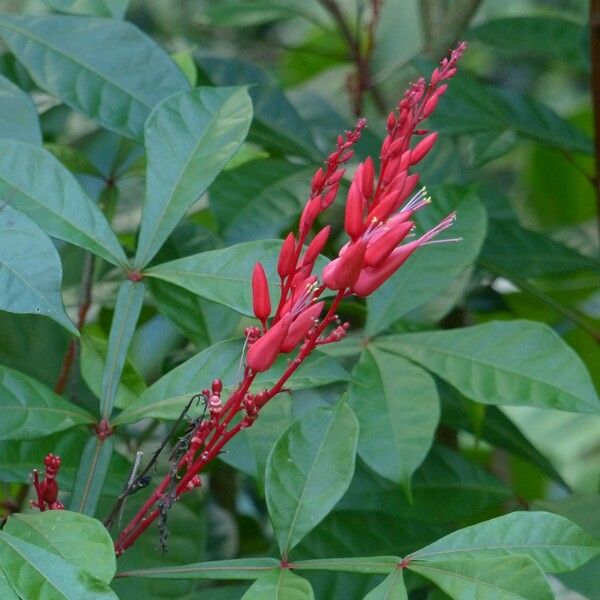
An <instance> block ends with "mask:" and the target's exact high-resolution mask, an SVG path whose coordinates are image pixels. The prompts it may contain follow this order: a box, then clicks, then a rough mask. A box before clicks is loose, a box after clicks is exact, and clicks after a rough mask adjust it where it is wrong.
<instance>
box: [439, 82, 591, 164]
mask: <svg viewBox="0 0 600 600" xmlns="http://www.w3.org/2000/svg"><path fill="white" fill-rule="evenodd" d="M430 125H431V127H432V128H433V129H436V130H437V131H439V133H440V134H441V135H442V136H446V135H448V136H451V135H457V134H470V133H480V132H488V133H489V132H496V133H498V134H500V133H503V132H506V131H510V130H512V131H516V132H517V134H519V135H520V136H522V137H525V138H528V139H531V140H533V141H536V142H539V143H541V144H546V145H548V146H552V147H555V148H559V149H561V150H569V151H572V152H583V153H585V154H591V153H592V150H593V146H592V141H591V139H590V138H589V137H588V136H587V135H586V134H585V133H583V132H582V131H581V130H580V129H578V128H577V127H575V126H573V125H571V123H569V122H568V121H567V120H565V119H563V118H562V117H561V116H560V115H558V114H557V113H555V112H554V111H553V110H552V109H550V108H548V107H547V106H545V105H544V104H541V103H539V102H537V101H536V100H533V99H532V98H529V97H527V96H525V95H522V94H519V93H518V92H516V91H514V90H509V89H499V88H496V87H493V86H489V85H484V84H482V83H480V82H479V81H478V80H477V79H476V78H474V77H472V76H469V75H467V74H466V73H465V72H464V71H461V72H460V73H458V74H457V76H456V77H454V78H453V80H452V85H451V86H450V87H449V89H448V92H447V93H446V94H444V99H443V101H441V102H440V104H439V105H438V107H437V108H436V111H435V113H434V114H433V115H432V116H431V117H430Z"/></svg>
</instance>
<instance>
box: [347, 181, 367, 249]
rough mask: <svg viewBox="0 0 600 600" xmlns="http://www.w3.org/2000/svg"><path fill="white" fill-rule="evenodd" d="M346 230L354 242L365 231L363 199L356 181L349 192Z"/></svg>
mask: <svg viewBox="0 0 600 600" xmlns="http://www.w3.org/2000/svg"><path fill="white" fill-rule="evenodd" d="M344 229H345V230H346V233H347V234H348V235H349V236H350V238H351V239H353V240H356V239H357V238H358V237H359V236H360V234H361V233H362V230H363V197H362V194H361V191H360V188H359V187H358V184H357V183H356V181H353V182H352V185H351V186H350V189H349V190H348V199H347V200H346V216H345V219H344Z"/></svg>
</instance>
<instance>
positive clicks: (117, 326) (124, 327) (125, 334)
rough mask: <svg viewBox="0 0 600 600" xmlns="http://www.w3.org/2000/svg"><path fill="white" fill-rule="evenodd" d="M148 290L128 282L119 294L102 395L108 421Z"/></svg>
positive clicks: (104, 415)
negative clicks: (145, 292)
mask: <svg viewBox="0 0 600 600" xmlns="http://www.w3.org/2000/svg"><path fill="white" fill-rule="evenodd" d="M144 291H145V289H144V284H143V282H139V281H138V282H133V281H130V280H126V281H124V282H123V283H122V284H121V287H120V288H119V293H118V294H117V303H116V305H115V313H114V315H113V319H112V323H111V326H110V334H109V336H108V352H107V353H106V362H105V363H104V371H103V373H102V389H101V392H100V415H101V416H102V418H105V419H108V418H109V417H110V415H111V413H112V409H113V404H114V401H115V398H116V396H117V390H118V388H119V383H120V381H121V373H122V372H123V366H124V365H125V358H126V357H127V350H128V348H129V344H130V342H131V338H132V337H133V333H134V331H135V326H136V323H137V320H138V317H139V316H140V311H141V310H142V304H143V302H144Z"/></svg>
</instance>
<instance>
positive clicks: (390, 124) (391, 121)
mask: <svg viewBox="0 0 600 600" xmlns="http://www.w3.org/2000/svg"><path fill="white" fill-rule="evenodd" d="M395 126H396V115H395V114H394V113H393V112H391V113H390V114H389V115H388V118H387V123H386V127H387V130H388V132H391V131H392V129H394V127H395Z"/></svg>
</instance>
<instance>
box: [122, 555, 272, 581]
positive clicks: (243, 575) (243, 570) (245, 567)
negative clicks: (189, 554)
mask: <svg viewBox="0 0 600 600" xmlns="http://www.w3.org/2000/svg"><path fill="white" fill-rule="evenodd" d="M279 563H280V561H279V560H277V559H276V558H238V559H235V560H214V561H209V562H199V563H191V564H188V565H180V566H176V567H158V568H155V569H136V570H135V571H124V572H121V573H119V577H142V578H150V579H258V578H259V577H262V576H263V575H264V572H265V571H271V570H273V569H277V570H279Z"/></svg>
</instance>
